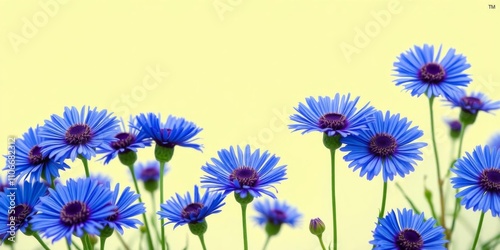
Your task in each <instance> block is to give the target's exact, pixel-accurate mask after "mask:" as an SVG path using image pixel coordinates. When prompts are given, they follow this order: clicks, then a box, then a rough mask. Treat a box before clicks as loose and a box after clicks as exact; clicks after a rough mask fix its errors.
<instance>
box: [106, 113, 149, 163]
mask: <svg viewBox="0 0 500 250" xmlns="http://www.w3.org/2000/svg"><path fill="white" fill-rule="evenodd" d="M121 124H122V128H121V131H116V134H115V138H116V140H115V141H111V142H109V143H105V144H102V145H101V146H100V148H99V149H98V150H97V153H101V154H104V156H103V157H102V158H101V160H102V159H104V164H108V163H109V162H110V161H111V160H112V159H114V158H115V157H116V156H118V155H119V154H123V153H127V152H130V151H132V152H137V150H138V149H140V148H145V147H149V146H151V139H150V138H149V137H148V136H147V134H144V133H139V132H140V131H139V130H138V129H137V127H138V125H137V119H136V118H131V121H130V124H129V126H128V129H127V128H126V127H125V124H124V123H123V120H122V123H121Z"/></svg>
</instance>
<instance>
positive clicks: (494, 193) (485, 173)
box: [451, 146, 500, 216]
mask: <svg viewBox="0 0 500 250" xmlns="http://www.w3.org/2000/svg"><path fill="white" fill-rule="evenodd" d="M451 171H452V172H453V173H455V174H456V175H457V176H456V177H452V178H451V183H452V184H453V188H457V189H458V188H462V190H461V191H460V192H458V193H457V195H456V196H457V198H462V200H461V202H460V203H461V204H462V205H464V206H465V208H466V209H470V208H472V209H473V210H474V211H476V210H480V211H482V212H484V213H486V212H488V210H491V214H492V215H493V216H499V215H500V206H499V204H500V203H499V202H500V149H498V148H492V147H490V146H484V147H481V146H477V147H476V148H475V149H474V151H473V152H472V154H470V153H469V152H467V153H466V155H465V156H464V157H462V158H460V159H458V160H457V162H456V163H455V167H454V168H452V169H451Z"/></svg>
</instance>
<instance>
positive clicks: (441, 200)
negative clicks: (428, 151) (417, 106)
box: [429, 96, 449, 239]
mask: <svg viewBox="0 0 500 250" xmlns="http://www.w3.org/2000/svg"><path fill="white" fill-rule="evenodd" d="M434 98H435V97H434V96H433V97H430V98H429V112H430V118H431V135H432V147H433V149H434V158H435V160H436V171H437V172H436V174H437V181H438V189H439V203H440V205H441V217H440V224H441V226H442V227H443V228H444V229H445V234H446V239H448V238H449V237H448V229H447V228H446V219H445V217H446V214H445V204H444V195H443V180H442V179H441V169H440V166H439V154H438V151H437V143H436V133H435V129H434V110H433V108H432V105H433V104H434Z"/></svg>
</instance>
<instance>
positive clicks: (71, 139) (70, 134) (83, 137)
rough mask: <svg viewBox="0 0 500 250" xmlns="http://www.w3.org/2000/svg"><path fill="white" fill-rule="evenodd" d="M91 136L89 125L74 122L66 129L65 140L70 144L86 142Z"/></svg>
mask: <svg viewBox="0 0 500 250" xmlns="http://www.w3.org/2000/svg"><path fill="white" fill-rule="evenodd" d="M91 138H92V133H91V131H90V127H89V125H87V124H75V125H73V126H71V127H69V129H68V130H67V131H66V135H65V139H66V142H67V143H69V144H71V145H82V144H86V143H87V142H89V141H90V139H91Z"/></svg>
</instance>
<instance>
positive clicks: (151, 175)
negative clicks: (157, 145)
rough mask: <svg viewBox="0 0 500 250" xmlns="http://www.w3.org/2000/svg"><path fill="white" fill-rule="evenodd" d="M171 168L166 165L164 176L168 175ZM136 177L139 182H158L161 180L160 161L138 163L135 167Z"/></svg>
mask: <svg viewBox="0 0 500 250" xmlns="http://www.w3.org/2000/svg"><path fill="white" fill-rule="evenodd" d="M169 169H170V168H169V167H168V164H166V165H165V169H164V171H163V174H166V173H167V172H168V170H169ZM134 172H135V177H136V178H137V180H140V181H143V182H148V181H158V180H159V179H160V163H159V162H158V161H147V162H138V163H136V164H135V165H134Z"/></svg>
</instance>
